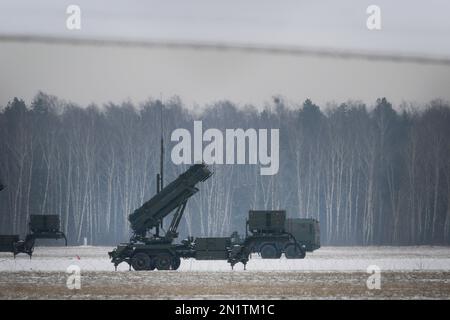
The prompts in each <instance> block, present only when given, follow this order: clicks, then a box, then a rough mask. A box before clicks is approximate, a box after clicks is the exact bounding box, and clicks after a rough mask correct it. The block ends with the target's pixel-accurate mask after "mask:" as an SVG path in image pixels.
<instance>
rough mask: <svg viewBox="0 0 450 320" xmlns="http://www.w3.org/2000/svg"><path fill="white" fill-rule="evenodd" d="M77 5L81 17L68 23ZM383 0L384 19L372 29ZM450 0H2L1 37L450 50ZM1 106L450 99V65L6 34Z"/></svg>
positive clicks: (432, 53) (437, 53)
mask: <svg viewBox="0 0 450 320" xmlns="http://www.w3.org/2000/svg"><path fill="white" fill-rule="evenodd" d="M69 4H77V5H79V6H80V7H81V12H82V16H81V18H82V20H81V21H82V28H81V30H77V31H69V30H67V29H66V24H65V20H66V18H67V15H66V13H65V10H66V8H67V6H68V5H69ZM370 4H376V5H378V6H380V8H381V18H382V30H380V31H369V30H367V28H366V19H367V14H366V8H367V6H368V5H370ZM449 17H450V1H444V0H442V1H437V0H431V1H405V0H396V1H389V0H377V1H365V0H341V1H332V0H330V1H273V0H270V1H267V0H247V1H243V0H240V1H237V0H227V1H215V0H195V1H186V0H184V1H182V0H176V1H174V0H166V1H162V0H161V1H111V0H109V1H92V0H90V1H89V0H88V1H84V0H83V1H61V0H54V1H49V0H44V1H43V0H41V1H21V0H2V1H1V2H0V36H11V35H27V36H40V37H42V36H57V37H62V38H69V39H70V38H82V39H83V38H86V39H122V40H140V41H152V42H154V41H172V42H177V41H181V42H196V43H198V42H201V43H225V44H233V45H257V46H268V47H286V46H289V47H292V46H294V47H297V46H299V47H307V48H313V49H314V48H325V49H336V50H345V51H356V52H360V51H363V52H370V53H388V54H395V55H413V56H426V57H432V58H433V57H437V58H442V57H444V58H447V59H448V58H450V41H449V40H450V19H449ZM0 71H1V72H0V105H5V104H6V102H7V101H8V100H10V99H11V98H12V97H13V96H15V95H18V96H21V97H24V98H25V99H26V100H29V99H31V97H32V96H33V95H34V94H35V93H36V92H37V90H43V91H46V92H48V93H51V94H55V95H58V96H60V97H61V98H65V99H69V100H72V101H74V102H77V103H80V104H87V103H89V102H96V103H100V104H101V103H103V102H107V101H110V100H112V101H116V102H118V101H122V100H124V99H128V98H129V99H131V100H134V101H142V100H145V99H146V98H147V97H148V96H158V95H159V93H160V92H161V93H163V94H164V96H171V95H175V94H177V95H180V96H181V97H182V98H183V99H184V100H185V101H186V102H187V104H189V105H192V104H194V103H199V104H204V103H208V102H212V101H215V100H218V99H232V100H234V101H237V102H239V103H253V104H262V103H264V101H268V100H270V97H271V96H272V95H274V94H284V95H286V96H287V97H288V98H289V99H291V100H294V101H296V100H303V99H305V98H307V97H310V98H313V99H315V100H316V101H318V102H321V103H324V102H326V101H333V100H334V101H337V102H342V101H345V100H347V99H361V100H363V101H366V102H368V103H370V102H372V101H373V100H374V99H375V98H376V97H378V96H381V95H385V96H387V97H388V98H390V99H391V100H393V101H394V102H396V103H400V102H401V101H403V100H407V101H415V102H421V103H422V102H425V101H429V100H430V99H432V98H444V99H447V100H449V99H450V93H449V91H450V90H448V88H449V87H450V85H449V84H450V66H449V64H425V65H424V64H418V63H410V62H408V63H406V62H401V63H398V62H397V63H393V62H390V61H384V62H383V61H368V60H364V59H338V58H323V57H322V58H319V57H314V56H303V55H298V56H296V55H274V54H269V53H261V52H260V53H248V52H240V51H234V50H231V51H222V52H221V51H217V50H211V49H208V50H193V49H186V48H182V49H168V48H142V47H136V48H134V47H120V46H106V47H98V46H93V45H77V46H73V45H68V44H43V43H24V42H20V41H16V42H15V41H10V40H8V41H5V40H4V39H3V40H0Z"/></svg>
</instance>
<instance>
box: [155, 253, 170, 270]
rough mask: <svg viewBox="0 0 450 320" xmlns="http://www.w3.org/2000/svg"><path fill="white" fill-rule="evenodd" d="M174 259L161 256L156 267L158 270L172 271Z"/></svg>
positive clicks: (156, 262)
mask: <svg viewBox="0 0 450 320" xmlns="http://www.w3.org/2000/svg"><path fill="white" fill-rule="evenodd" d="M171 265H172V257H171V256H170V255H169V254H165V253H163V254H160V255H157V256H156V258H155V266H156V269H158V270H170V267H171Z"/></svg>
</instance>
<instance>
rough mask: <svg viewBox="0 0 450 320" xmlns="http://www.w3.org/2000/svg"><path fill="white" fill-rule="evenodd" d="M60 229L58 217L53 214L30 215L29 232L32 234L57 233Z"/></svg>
mask: <svg viewBox="0 0 450 320" xmlns="http://www.w3.org/2000/svg"><path fill="white" fill-rule="evenodd" d="M59 227H60V221H59V216H58V215H55V214H44V215H37V214H32V215H30V230H31V231H32V232H50V231H58V230H59Z"/></svg>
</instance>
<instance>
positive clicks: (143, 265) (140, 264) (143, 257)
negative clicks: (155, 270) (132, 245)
mask: <svg viewBox="0 0 450 320" xmlns="http://www.w3.org/2000/svg"><path fill="white" fill-rule="evenodd" d="M150 265H151V259H150V257H149V256H148V254H146V253H144V252H138V253H135V254H134V255H133V257H132V258H131V266H132V267H133V269H134V270H136V271H141V270H149V268H150Z"/></svg>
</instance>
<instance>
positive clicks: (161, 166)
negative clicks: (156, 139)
mask: <svg viewBox="0 0 450 320" xmlns="http://www.w3.org/2000/svg"><path fill="white" fill-rule="evenodd" d="M160 102H161V154H160V162H159V171H160V172H159V187H160V191H161V190H162V189H163V188H164V122H163V108H164V105H163V102H162V94H161V95H160ZM163 222H164V220H163V219H161V229H162V228H163Z"/></svg>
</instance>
